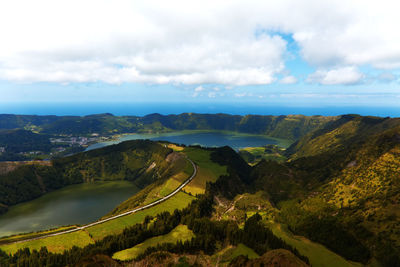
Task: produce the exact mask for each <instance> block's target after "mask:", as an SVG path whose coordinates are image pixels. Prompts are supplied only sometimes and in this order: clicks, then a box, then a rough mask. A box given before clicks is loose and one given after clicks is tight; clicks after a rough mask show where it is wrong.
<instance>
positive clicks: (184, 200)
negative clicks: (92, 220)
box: [87, 192, 194, 240]
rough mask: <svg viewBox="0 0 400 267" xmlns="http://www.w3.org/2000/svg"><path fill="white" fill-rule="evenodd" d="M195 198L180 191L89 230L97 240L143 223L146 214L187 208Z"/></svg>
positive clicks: (153, 214) (152, 214) (151, 214)
mask: <svg viewBox="0 0 400 267" xmlns="http://www.w3.org/2000/svg"><path fill="white" fill-rule="evenodd" d="M192 200H194V197H192V196H189V195H188V194H185V193H182V192H179V193H178V194H176V195H175V196H173V197H171V198H170V199H168V200H166V201H164V202H162V203H160V204H159V205H156V206H154V207H151V208H149V209H146V210H143V211H139V212H137V213H134V214H132V215H128V216H124V217H120V218H118V219H115V220H112V221H108V222H105V223H103V224H98V225H95V226H93V227H90V228H88V229H87V231H88V232H89V233H90V234H91V235H92V236H93V238H94V239H95V240H99V239H101V238H103V237H105V236H107V235H109V234H117V233H121V232H122V231H123V229H124V228H125V227H127V226H131V225H134V224H136V223H141V222H142V221H143V220H144V218H145V217H146V216H155V215H156V214H159V213H161V212H164V211H168V212H171V213H172V212H173V211H174V210H175V209H182V208H185V207H186V206H187V205H188V204H189V203H190V202H192Z"/></svg>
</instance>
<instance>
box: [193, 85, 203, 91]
mask: <svg viewBox="0 0 400 267" xmlns="http://www.w3.org/2000/svg"><path fill="white" fill-rule="evenodd" d="M204 90H205V88H204V87H203V86H201V85H200V86H197V87H196V88H194V91H195V92H201V91H204Z"/></svg>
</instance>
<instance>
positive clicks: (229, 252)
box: [214, 243, 259, 263]
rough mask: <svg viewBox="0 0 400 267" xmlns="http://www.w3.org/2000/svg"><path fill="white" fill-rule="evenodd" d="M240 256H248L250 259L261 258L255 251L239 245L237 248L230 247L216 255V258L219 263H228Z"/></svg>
mask: <svg viewBox="0 0 400 267" xmlns="http://www.w3.org/2000/svg"><path fill="white" fill-rule="evenodd" d="M240 255H243V256H247V257H248V258H249V259H256V258H258V257H259V255H258V254H257V253H256V252H255V251H254V250H252V249H251V248H249V247H248V246H246V245H244V244H242V243H239V244H238V245H237V246H234V247H228V248H227V249H224V250H222V251H221V252H220V253H217V254H216V255H214V258H217V261H219V263H228V262H231V261H232V260H233V259H234V258H236V257H238V256H240Z"/></svg>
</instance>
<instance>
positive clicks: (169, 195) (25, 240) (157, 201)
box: [7, 158, 197, 244]
mask: <svg viewBox="0 0 400 267" xmlns="http://www.w3.org/2000/svg"><path fill="white" fill-rule="evenodd" d="M186 159H187V160H188V161H189V162H190V163H191V164H192V166H193V174H192V175H191V176H190V177H189V178H188V179H187V180H186V181H185V182H183V183H182V184H181V185H180V186H179V187H178V188H177V189H175V190H174V191H172V192H171V193H169V194H168V195H166V196H165V197H163V198H160V199H158V200H156V201H154V202H152V203H149V204H147V205H144V206H142V207H139V208H135V209H133V210H129V211H126V212H124V213H121V214H118V215H115V216H112V217H109V218H106V219H103V220H100V221H96V222H93V223H90V224H86V225H83V226H79V227H76V228H73V229H70V230H66V231H62V232H57V233H52V234H48V235H42V236H38V237H33V238H28V239H24V240H18V241H15V242H10V243H7V244H16V243H22V242H27V241H32V240H38V239H43V238H47V237H51V236H57V235H63V234H68V233H72V232H76V231H80V230H83V229H86V228H88V227H91V226H94V225H97V224H101V223H105V222H108V221H111V220H115V219H117V218H119V217H123V216H126V215H129V214H132V213H135V212H138V211H141V210H144V209H148V208H151V207H153V206H155V205H158V204H160V203H161V202H163V201H166V200H167V199H169V198H171V197H173V196H174V195H176V194H177V193H178V192H179V191H181V190H182V188H184V187H185V186H186V185H187V184H188V183H190V182H191V181H192V180H193V178H194V177H195V176H196V174H197V167H196V165H195V164H194V162H193V161H192V160H191V159H189V158H186Z"/></svg>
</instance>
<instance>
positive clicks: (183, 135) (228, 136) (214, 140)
mask: <svg viewBox="0 0 400 267" xmlns="http://www.w3.org/2000/svg"><path fill="white" fill-rule="evenodd" d="M136 139H150V140H154V141H169V142H172V143H178V144H185V145H202V146H207V147H218V146H230V147H232V148H233V149H236V150H238V149H240V148H244V147H259V146H264V145H267V144H279V145H280V146H283V147H286V146H287V145H288V144H287V142H284V141H283V140H280V141H278V140H277V139H271V138H269V137H266V136H262V135H253V134H242V133H235V132H214V131H182V132H173V133H162V134H131V135H123V136H121V137H120V138H118V140H116V141H112V142H104V143H97V144H94V145H91V146H89V147H88V148H87V150H91V149H96V148H100V147H104V146H107V145H111V144H116V143H119V142H123V141H127V140H136Z"/></svg>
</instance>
